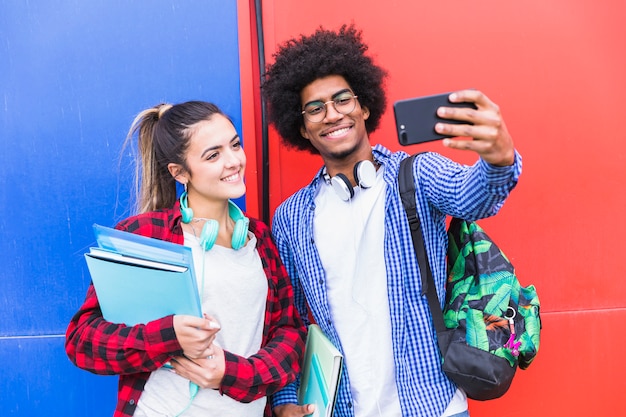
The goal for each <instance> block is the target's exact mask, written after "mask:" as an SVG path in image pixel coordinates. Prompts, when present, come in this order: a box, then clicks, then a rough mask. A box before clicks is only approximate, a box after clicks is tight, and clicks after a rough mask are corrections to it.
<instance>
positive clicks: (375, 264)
mask: <svg viewBox="0 0 626 417" xmlns="http://www.w3.org/2000/svg"><path fill="white" fill-rule="evenodd" d="M382 172H383V168H382V167H381V168H379V169H378V172H377V176H376V181H375V184H374V185H373V186H372V187H371V188H368V189H361V188H359V187H355V195H354V197H353V198H352V199H350V200H349V201H347V202H346V201H343V200H342V199H341V198H340V197H339V196H338V195H337V194H336V193H335V191H334V190H333V189H332V187H331V186H330V185H328V184H327V183H324V184H322V186H321V187H320V188H319V193H318V195H317V196H316V197H315V205H316V209H315V218H314V223H313V230H314V235H315V241H316V243H317V245H316V246H317V249H318V252H319V254H320V258H321V260H322V264H323V265H324V269H325V270H326V279H327V281H326V289H327V292H328V302H329V304H330V310H331V312H332V317H333V322H334V325H335V328H336V329H337V333H338V334H339V338H340V340H341V345H342V347H343V350H344V353H345V365H346V368H347V370H348V375H349V377H350V388H351V391H352V397H353V400H354V404H353V405H354V414H355V415H356V416H359V417H374V416H400V415H402V412H401V410H400V401H399V399H398V390H397V388H396V381H395V365H394V360H393V350H392V346H391V321H390V316H389V302H388V298H387V279H386V272H385V259H384V248H383V243H384V242H383V239H384V233H385V230H384V212H385V210H384V203H385V183H384V181H383V178H382Z"/></svg>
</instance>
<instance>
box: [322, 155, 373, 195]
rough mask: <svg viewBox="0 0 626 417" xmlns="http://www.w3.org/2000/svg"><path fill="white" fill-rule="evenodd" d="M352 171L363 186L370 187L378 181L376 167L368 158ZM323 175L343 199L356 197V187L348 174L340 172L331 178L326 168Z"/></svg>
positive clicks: (358, 163)
mask: <svg viewBox="0 0 626 417" xmlns="http://www.w3.org/2000/svg"><path fill="white" fill-rule="evenodd" d="M352 171H353V174H354V180H355V181H356V183H357V185H358V186H359V187H361V188H370V187H371V186H373V185H374V182H376V167H375V166H374V164H373V163H372V162H371V161H369V160H367V159H364V160H363V161H359V162H357V163H356V164H355V165H354V168H353V170H352ZM323 176H324V180H325V181H326V182H327V183H329V184H330V185H331V186H332V187H333V189H334V190H335V192H336V193H337V195H338V196H339V198H341V199H342V200H343V201H348V200H350V199H351V198H352V197H354V187H353V186H352V184H350V180H349V179H348V177H347V176H346V175H344V174H342V173H339V174H337V175H335V176H334V177H332V178H331V177H330V175H328V173H327V172H326V168H324V172H323Z"/></svg>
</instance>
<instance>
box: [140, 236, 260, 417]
mask: <svg viewBox="0 0 626 417" xmlns="http://www.w3.org/2000/svg"><path fill="white" fill-rule="evenodd" d="M248 236H249V237H250V240H249V241H248V243H247V244H246V246H244V247H243V248H241V249H239V250H233V249H231V248H226V247H223V246H219V245H214V246H213V248H211V249H210V250H208V251H206V252H205V251H204V250H203V249H202V248H200V245H199V244H198V240H197V238H196V237H195V236H194V235H193V234H189V233H185V246H189V247H191V249H192V253H193V257H194V268H195V270H196V276H197V277H196V279H197V281H198V286H199V287H200V286H201V285H202V282H203V280H202V278H203V262H204V289H201V288H199V291H200V294H202V311H203V312H204V313H206V314H208V315H210V316H212V317H213V318H215V319H216V320H217V321H218V322H219V323H220V326H221V330H220V331H219V332H218V333H217V336H216V341H215V343H216V344H218V345H219V346H221V347H222V348H224V349H225V350H228V351H229V352H231V353H234V354H237V355H241V356H244V357H248V356H251V355H253V354H254V353H256V352H257V351H258V350H259V349H260V347H261V340H262V334H263V324H264V318H265V306H266V302H267V290H268V289H267V277H266V276H265V272H264V271H263V266H262V263H261V258H260V257H259V254H258V252H257V250H256V237H255V236H254V235H253V234H252V233H249V234H248ZM189 400H190V394H189V381H188V380H187V379H185V378H183V377H181V376H178V375H176V374H174V373H173V372H170V371H169V370H167V369H163V368H162V369H159V370H157V371H155V372H152V374H151V375H150V378H149V379H148V382H147V383H146V386H145V389H144V391H143V393H142V395H141V398H140V399H139V403H138V405H137V410H136V411H135V416H139V417H147V416H149V417H152V416H176V415H178V414H179V413H180V412H181V411H183V410H185V408H186V407H187V406H188V405H189V408H188V409H187V411H185V413H184V414H182V416H203V417H207V416H208V417H210V416H215V417H228V416H232V417H240V416H259V417H260V416H263V411H264V409H265V404H266V401H267V399H266V397H263V398H260V399H258V400H255V401H253V402H251V403H247V404H244V403H241V402H238V401H236V400H234V399H232V398H230V397H228V396H226V395H223V396H222V395H220V393H219V391H217V390H212V389H206V390H205V389H200V391H199V392H198V394H197V396H196V397H195V399H194V400H193V401H192V402H191V404H189Z"/></svg>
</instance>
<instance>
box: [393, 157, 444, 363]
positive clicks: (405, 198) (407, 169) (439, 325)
mask: <svg viewBox="0 0 626 417" xmlns="http://www.w3.org/2000/svg"><path fill="white" fill-rule="evenodd" d="M417 155H419V154H414V155H411V156H410V157H408V158H405V159H403V160H402V161H401V162H400V171H399V172H398V188H399V189H400V199H401V200H402V205H403V206H404V210H405V211H406V217H407V219H408V221H409V226H410V229H411V239H412V240H413V248H414V249H415V255H416V257H417V263H418V265H419V269H420V276H421V278H422V295H424V294H426V298H427V299H428V306H429V307H430V314H431V316H432V318H433V324H434V325H435V330H436V331H437V334H439V333H443V332H444V331H445V330H446V326H445V324H444V321H443V312H442V310H441V304H440V302H439V298H438V297H437V288H436V287H435V281H434V279H433V273H432V271H431V269H430V263H429V261H428V255H427V254H426V248H425V245H424V237H423V236H422V224H421V222H420V218H419V216H418V214H417V203H416V200H415V181H414V179H413V161H414V160H415V157H416V156H417ZM437 340H438V341H439V349H440V350H441V351H442V352H443V351H444V349H443V346H442V345H441V342H442V340H441V338H439V337H438V338H437Z"/></svg>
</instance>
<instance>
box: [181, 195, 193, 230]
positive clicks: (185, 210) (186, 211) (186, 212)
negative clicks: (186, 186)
mask: <svg viewBox="0 0 626 417" xmlns="http://www.w3.org/2000/svg"><path fill="white" fill-rule="evenodd" d="M179 201H180V214H182V216H183V223H189V222H190V221H191V220H192V219H193V210H192V209H190V208H189V207H187V192H183V193H182V194H181V195H180V199H179Z"/></svg>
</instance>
